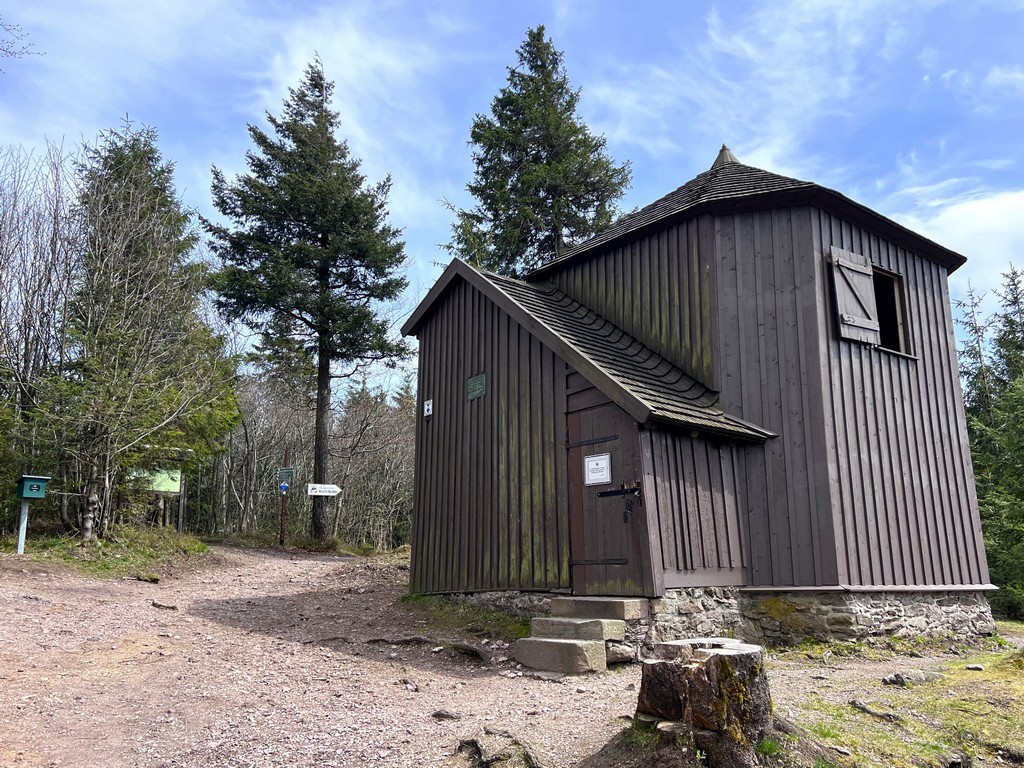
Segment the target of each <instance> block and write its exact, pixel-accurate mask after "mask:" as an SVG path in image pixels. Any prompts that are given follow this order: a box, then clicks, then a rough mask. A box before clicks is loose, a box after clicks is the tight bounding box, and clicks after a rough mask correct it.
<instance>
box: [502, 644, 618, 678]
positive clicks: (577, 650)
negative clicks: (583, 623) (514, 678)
mask: <svg viewBox="0 0 1024 768" xmlns="http://www.w3.org/2000/svg"><path fill="white" fill-rule="evenodd" d="M512 655H513V656H514V657H515V660H516V661H518V662H519V663H520V664H522V665H523V666H524V667H530V668H531V669H543V670H547V671H549V672H565V673H567V674H570V675H578V674H582V673H584V672H604V671H605V670H606V669H608V662H607V660H606V658H605V649H604V641H603V640H556V639H552V638H544V637H524V638H522V639H521V640H517V641H516V646H515V649H514V650H513V653H512Z"/></svg>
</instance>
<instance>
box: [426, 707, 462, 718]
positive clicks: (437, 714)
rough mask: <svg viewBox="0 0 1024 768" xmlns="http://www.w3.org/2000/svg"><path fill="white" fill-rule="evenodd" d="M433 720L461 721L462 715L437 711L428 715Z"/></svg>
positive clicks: (447, 711)
mask: <svg viewBox="0 0 1024 768" xmlns="http://www.w3.org/2000/svg"><path fill="white" fill-rule="evenodd" d="M430 716H431V717H432V718H434V719H435V720H461V719H462V715H457V714H455V713H454V712H452V711H451V710H448V709H439V710H437V711H436V712H432V713H431V715H430Z"/></svg>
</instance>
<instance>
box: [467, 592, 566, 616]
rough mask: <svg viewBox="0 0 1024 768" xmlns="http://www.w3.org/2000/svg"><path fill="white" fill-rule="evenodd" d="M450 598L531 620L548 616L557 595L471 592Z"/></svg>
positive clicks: (547, 593)
mask: <svg viewBox="0 0 1024 768" xmlns="http://www.w3.org/2000/svg"><path fill="white" fill-rule="evenodd" d="M449 597H450V598H451V599H452V600H456V601H458V602H463V603H468V604H469V605H477V606H480V607H482V608H494V609H495V610H499V611H504V612H505V613H509V614H511V615H513V616H519V617H521V618H524V619H530V618H533V617H534V616H547V615H548V613H549V612H550V611H551V598H552V597H555V595H552V594H550V593H549V592H469V593H466V594H457V595H450V596H449Z"/></svg>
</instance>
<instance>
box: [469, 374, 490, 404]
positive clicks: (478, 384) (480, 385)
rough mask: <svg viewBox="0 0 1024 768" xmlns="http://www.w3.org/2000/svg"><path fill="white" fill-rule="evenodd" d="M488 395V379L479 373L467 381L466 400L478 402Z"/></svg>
mask: <svg viewBox="0 0 1024 768" xmlns="http://www.w3.org/2000/svg"><path fill="white" fill-rule="evenodd" d="M486 394H487V377H486V375H485V374H482V373H478V374H477V375H476V376H470V377H469V378H468V379H467V380H466V400H476V399H477V398H480V397H483V396H484V395H486Z"/></svg>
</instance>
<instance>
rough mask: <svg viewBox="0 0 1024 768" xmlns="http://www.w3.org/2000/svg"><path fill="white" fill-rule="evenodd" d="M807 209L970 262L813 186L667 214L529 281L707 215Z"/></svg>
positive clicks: (581, 249)
mask: <svg viewBox="0 0 1024 768" xmlns="http://www.w3.org/2000/svg"><path fill="white" fill-rule="evenodd" d="M804 205H809V206H817V207H819V208H821V209H822V210H825V211H829V212H831V213H835V214H837V215H839V216H841V217H842V218H845V219H846V220H848V221H851V222H853V223H857V224H860V225H862V226H864V227H865V228H866V229H869V230H870V231H871V232H872V233H875V234H878V235H881V236H884V237H886V238H887V239H889V240H891V241H892V242H894V243H896V244H897V245H901V246H903V247H905V248H907V249H908V250H910V251H913V252H914V253H916V254H918V255H919V256H923V257H924V258H927V259H929V260H930V261H934V262H935V263H937V264H940V265H941V266H943V267H945V268H946V271H947V272H954V271H956V270H957V269H958V268H960V267H962V266H963V265H964V264H966V263H967V259H966V257H964V256H963V255H962V254H959V253H957V252H956V251H953V250H951V249H949V248H946V247H945V246H943V245H939V244H938V243H936V242H935V241H933V240H929V239H928V238H927V237H924V236H923V235H920V234H918V233H917V232H914V231H913V230H912V229H908V228H907V227H905V226H903V225H902V224H899V223H897V222H895V221H893V220H892V219H890V218H888V217H886V216H883V215H882V214H880V213H878V212H876V211H873V210H872V209H870V208H868V207H867V206H864V205H861V204H860V203H858V202H856V201H855V200H852V199H850V198H848V197H846V195H843V194H842V193H840V192H836V191H835V190H832V189H828V188H827V187H822V186H820V185H818V184H807V185H806V186H804V187H801V188H797V189H787V190H782V191H773V192H762V193H757V194H751V195H741V196H737V197H731V198H724V199H715V200H708V201H704V202H700V203H697V204H696V205H692V206H688V207H686V208H683V209H681V210H678V211H674V212H670V213H667V214H666V215H665V216H663V217H662V218H659V219H656V220H654V221H650V222H647V223H645V224H643V225H642V226H639V227H636V228H634V229H627V230H625V231H624V232H622V233H621V234H619V235H617V236H616V237H614V238H612V239H608V240H603V241H598V242H595V243H594V244H593V245H591V246H588V244H587V243H586V242H584V243H581V244H580V245H578V246H576V247H575V248H574V249H572V250H571V251H569V253H567V254H566V255H565V256H563V257H561V258H559V259H556V260H555V261H550V262H548V263H547V264H545V265H543V266H541V267H538V268H537V269H535V270H533V271H532V272H530V273H529V274H528V275H526V277H525V279H526V280H529V281H534V280H538V279H541V278H544V277H546V276H547V275H549V274H551V273H554V272H557V271H559V270H561V269H563V268H564V267H567V266H569V265H571V264H575V263H577V262H580V261H586V260H587V259H590V258H593V257H595V256H597V255H599V254H601V253H604V252H606V251H609V250H611V249H613V248H615V247H617V246H619V245H621V244H622V243H623V242H624V241H626V240H632V239H634V238H636V237H638V236H643V235H646V234H650V233H652V232H657V231H660V230H662V229H664V228H666V227H668V226H671V225H673V224H677V223H679V222H682V221H687V220H689V219H695V218H697V217H698V216H702V215H704V214H711V215H719V214H730V213H741V212H750V211H762V210H767V209H772V208H795V207H798V206H804Z"/></svg>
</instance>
